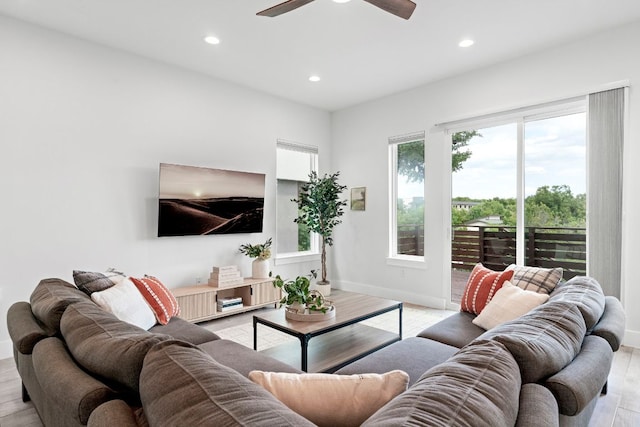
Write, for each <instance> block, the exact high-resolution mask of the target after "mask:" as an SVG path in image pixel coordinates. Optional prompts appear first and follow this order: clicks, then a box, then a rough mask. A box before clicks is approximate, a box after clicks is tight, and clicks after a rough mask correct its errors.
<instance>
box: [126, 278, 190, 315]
mask: <svg viewBox="0 0 640 427" xmlns="http://www.w3.org/2000/svg"><path fill="white" fill-rule="evenodd" d="M131 281H132V282H133V284H134V285H135V286H136V288H138V291H140V294H141V295H142V296H143V297H144V299H145V300H146V301H147V304H149V307H151V309H152V310H153V313H154V314H155V316H156V319H158V323H160V324H161V325H166V324H167V323H169V320H171V318H172V317H174V316H177V315H179V314H180V306H179V305H178V301H177V300H176V298H175V297H174V296H173V294H172V293H171V291H169V289H167V287H166V286H165V285H163V284H162V282H161V281H160V280H159V279H158V278H156V277H153V276H145V277H142V278H139V279H136V278H135V277H132V278H131Z"/></svg>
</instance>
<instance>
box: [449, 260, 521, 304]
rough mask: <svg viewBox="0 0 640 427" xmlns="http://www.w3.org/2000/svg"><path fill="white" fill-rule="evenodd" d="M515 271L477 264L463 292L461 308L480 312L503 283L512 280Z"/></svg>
mask: <svg viewBox="0 0 640 427" xmlns="http://www.w3.org/2000/svg"><path fill="white" fill-rule="evenodd" d="M513 273H514V272H513V270H505V271H493V270H490V269H488V268H486V267H485V266H483V265H482V264H480V263H478V264H476V266H475V267H473V270H472V271H471V275H470V276H469V280H468V281H467V285H466V287H465V289H464V292H463V293H462V301H460V310H461V311H467V312H469V313H473V314H480V312H481V311H482V309H483V308H484V307H485V306H486V305H487V303H488V302H489V301H491V298H493V296H494V295H495V293H496V292H497V291H498V290H499V289H500V288H501V287H502V284H503V283H504V282H506V281H507V280H511V277H512V276H513Z"/></svg>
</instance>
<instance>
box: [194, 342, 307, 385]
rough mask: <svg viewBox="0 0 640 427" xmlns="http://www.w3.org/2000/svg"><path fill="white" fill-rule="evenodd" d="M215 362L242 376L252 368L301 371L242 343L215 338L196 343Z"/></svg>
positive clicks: (246, 375)
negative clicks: (214, 339)
mask: <svg viewBox="0 0 640 427" xmlns="http://www.w3.org/2000/svg"><path fill="white" fill-rule="evenodd" d="M198 348H200V349H201V350H203V351H204V352H205V353H207V354H208V355H209V356H211V357H212V358H213V359H215V360H216V361H217V362H219V363H222V364H223V365H224V366H227V367H229V368H231V369H233V370H235V371H237V372H239V373H240V374H241V375H242V376H245V377H249V372H251V371H253V370H261V371H273V372H290V373H301V372H302V371H301V370H299V369H297V368H294V367H293V366H291V365H287V364H286V363H284V362H281V361H279V360H277V359H274V358H273V357H269V356H267V355H264V354H260V353H258V352H257V351H255V350H253V349H250V348H249V347H245V346H243V345H242V344H238V343H237V342H233V341H230V340H216V341H210V342H206V343H204V344H200V345H198Z"/></svg>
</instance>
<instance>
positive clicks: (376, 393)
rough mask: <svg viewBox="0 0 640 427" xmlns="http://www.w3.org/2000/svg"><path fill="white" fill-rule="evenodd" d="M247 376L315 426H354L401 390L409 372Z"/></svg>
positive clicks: (256, 372) (261, 373)
mask: <svg viewBox="0 0 640 427" xmlns="http://www.w3.org/2000/svg"><path fill="white" fill-rule="evenodd" d="M249 379H250V380H251V381H253V382H254V383H256V384H260V385H261V386H262V387H264V388H265V389H267V390H268V391H269V392H271V394H273V395H274V396H275V397H276V398H277V399H278V400H280V401H281V402H282V403H284V404H285V405H287V406H288V407H289V408H290V409H291V410H292V411H294V412H297V413H298V414H300V415H302V416H303V417H305V418H306V419H308V420H309V421H311V422H312V423H314V424H317V425H318V426H358V425H360V424H362V423H363V422H364V421H365V420H366V419H367V418H369V417H370V416H371V415H373V414H374V413H375V412H376V411H377V410H378V409H380V408H381V407H382V406H384V405H385V404H386V403H387V402H388V401H390V400H391V399H393V398H394V397H396V396H397V395H399V394H400V393H402V392H404V391H405V390H406V389H407V386H408V384H409V375H408V374H407V373H406V372H404V371H400V370H395V371H391V372H387V373H385V374H360V375H335V374H291V373H280V372H263V371H251V372H250V373H249Z"/></svg>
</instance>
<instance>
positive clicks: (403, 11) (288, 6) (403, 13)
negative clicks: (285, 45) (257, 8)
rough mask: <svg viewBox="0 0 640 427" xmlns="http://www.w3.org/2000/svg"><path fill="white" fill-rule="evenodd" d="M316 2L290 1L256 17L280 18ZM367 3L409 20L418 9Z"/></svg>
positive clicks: (401, 2)
mask: <svg viewBox="0 0 640 427" xmlns="http://www.w3.org/2000/svg"><path fill="white" fill-rule="evenodd" d="M312 1H314V0H288V1H285V2H283V3H280V4H277V5H275V6H273V7H270V8H268V9H265V10H263V11H261V12H258V13H257V14H256V15H260V16H270V17H272V18H273V17H274V16H278V15H282V14H283V13H287V12H291V11H292V10H294V9H297V8H299V7H301V6H304V5H305V4H308V3H311V2H312ZM364 1H366V2H367V3H371V4H372V5H374V6H378V7H379V8H380V9H382V10H385V11H387V12H389V13H392V14H394V15H396V16H399V17H400V18H404V19H409V18H410V17H411V14H412V13H413V10H414V9H415V8H416V4H415V3H414V2H412V1H411V0H364Z"/></svg>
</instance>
